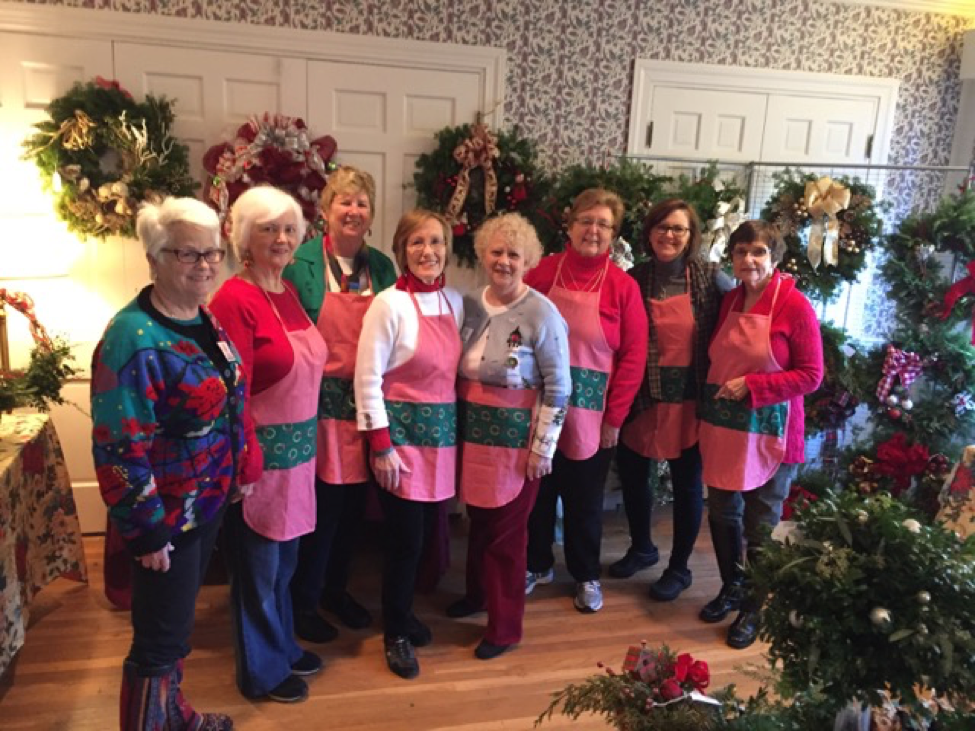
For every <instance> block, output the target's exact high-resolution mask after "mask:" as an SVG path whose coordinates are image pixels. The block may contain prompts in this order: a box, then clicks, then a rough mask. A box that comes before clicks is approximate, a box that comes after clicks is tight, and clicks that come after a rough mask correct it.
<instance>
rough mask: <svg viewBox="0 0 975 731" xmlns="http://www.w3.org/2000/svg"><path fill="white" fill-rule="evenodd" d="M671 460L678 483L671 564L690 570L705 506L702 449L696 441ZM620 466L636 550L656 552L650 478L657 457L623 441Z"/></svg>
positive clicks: (672, 473) (619, 447)
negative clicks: (641, 452) (651, 523)
mask: <svg viewBox="0 0 975 731" xmlns="http://www.w3.org/2000/svg"><path fill="white" fill-rule="evenodd" d="M667 464H668V465H670V476H671V479H672V481H673V485H674V546H673V549H672V550H671V552H670V564H669V565H670V568H671V569H674V570H675V571H681V572H683V571H686V570H687V561H688V559H690V557H691V552H692V551H693V550H694V544H695V543H696V542H697V535H698V533H699V532H700V530H701V514H702V512H703V510H704V487H703V486H702V485H701V452H700V451H699V450H698V448H697V445H696V444H695V445H694V446H693V447H688V448H687V449H685V450H684V451H683V452H681V455H680V457H678V458H677V459H669V460H667ZM616 466H617V469H618V470H619V474H620V483H621V484H622V487H623V507H624V508H625V509H626V520H627V523H629V526H630V543H631V545H632V547H633V550H635V551H638V552H639V553H642V554H648V553H653V551H654V549H655V546H654V544H653V539H652V538H651V536H650V518H651V515H652V513H653V498H654V496H653V487H652V486H651V485H650V481H649V480H650V470H651V469H653V467H654V460H651V459H649V458H648V457H644V456H643V455H641V454H638V453H637V452H634V451H633V450H632V449H630V448H629V447H627V446H626V445H625V444H623V443H622V442H621V443H620V444H619V446H618V447H617V448H616Z"/></svg>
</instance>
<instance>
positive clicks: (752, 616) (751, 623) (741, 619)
mask: <svg viewBox="0 0 975 731" xmlns="http://www.w3.org/2000/svg"><path fill="white" fill-rule="evenodd" d="M761 620H762V608H761V605H760V604H759V603H758V602H757V601H755V599H754V598H752V597H748V598H746V599H745V600H744V601H742V603H741V611H740V612H738V616H737V617H736V618H735V621H734V622H732V623H731V626H730V627H728V647H733V648H735V649H736V650H744V649H745V648H746V647H751V646H752V645H753V644H754V643H755V640H757V639H758V630H759V628H760V627H761V623H762V622H761Z"/></svg>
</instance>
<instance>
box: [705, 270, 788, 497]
mask: <svg viewBox="0 0 975 731" xmlns="http://www.w3.org/2000/svg"><path fill="white" fill-rule="evenodd" d="M738 296H739V297H740V296H741V294H740V293H739V295H738ZM778 296H779V282H778V281H777V282H776V283H775V292H774V294H773V296H772V307H771V309H770V310H769V314H768V315H754V314H751V313H744V312H734V306H732V311H731V312H729V313H728V318H727V319H726V320H725V321H724V323H723V324H722V325H721V328H720V329H719V330H718V332H717V333H716V334H715V336H714V339H713V340H712V341H711V346H710V348H709V349H708V355H709V356H710V358H711V367H710V368H709V369H708V380H707V384H706V385H705V392H704V398H703V400H702V405H701V409H702V413H701V427H700V447H701V460H702V462H703V472H702V478H703V481H704V484H705V485H707V486H708V487H716V488H719V489H721V490H754V489H755V488H757V487H761V486H762V485H764V484H765V483H766V482H768V481H769V480H770V479H771V478H772V476H773V475H774V474H775V471H776V470H777V469H778V468H779V465H780V464H781V463H782V458H783V457H784V456H785V447H786V426H787V424H788V421H789V403H788V402H783V403H780V404H772V405H771V406H762V407H760V408H757V409H752V408H749V406H748V399H747V398H744V399H742V400H740V401H733V400H731V399H716V398H715V394H716V393H717V392H718V389H720V388H721V386H722V385H723V384H724V383H726V382H727V381H730V380H731V379H733V378H738V377H739V376H746V375H749V374H751V373H778V372H780V371H781V370H782V367H781V366H780V365H779V363H778V362H777V361H776V360H775V356H774V355H773V353H772V344H771V339H770V334H771V328H772V315H771V313H772V312H774V311H775V301H776V299H778ZM736 304H737V302H736Z"/></svg>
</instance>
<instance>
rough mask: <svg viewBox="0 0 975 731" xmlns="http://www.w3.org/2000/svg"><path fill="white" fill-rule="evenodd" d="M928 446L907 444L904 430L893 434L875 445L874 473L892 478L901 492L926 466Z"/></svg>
mask: <svg viewBox="0 0 975 731" xmlns="http://www.w3.org/2000/svg"><path fill="white" fill-rule="evenodd" d="M930 456H931V455H930V453H929V452H928V448H927V447H926V446H924V445H923V444H914V445H911V446H909V445H908V443H907V435H906V434H905V433H904V432H900V433H898V434H895V435H894V436H893V437H891V438H890V439H888V440H887V441H886V442H884V443H883V444H881V445H880V446H878V447H877V462H876V463H875V464H874V466H873V469H874V471H875V472H876V473H878V474H881V475H886V476H887V477H891V478H893V480H894V482H895V483H896V485H897V488H898V491H899V492H903V491H904V490H906V489H907V488H908V487H910V484H911V478H913V477H914V476H915V475H919V474H921V473H922V472H924V470H925V469H926V468H927V466H928V459H929V458H930Z"/></svg>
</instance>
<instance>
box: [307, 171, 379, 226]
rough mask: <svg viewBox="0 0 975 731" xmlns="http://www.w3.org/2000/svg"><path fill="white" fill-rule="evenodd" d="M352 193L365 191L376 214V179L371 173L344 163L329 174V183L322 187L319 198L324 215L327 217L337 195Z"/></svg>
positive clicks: (370, 209) (371, 209) (370, 208)
mask: <svg viewBox="0 0 975 731" xmlns="http://www.w3.org/2000/svg"><path fill="white" fill-rule="evenodd" d="M350 193H351V194H355V193H365V194H366V197H367V198H368V199H369V212H370V214H371V215H373V216H374V215H376V181H375V180H373V177H372V176H371V175H370V174H369V173H367V172H365V171H364V170H359V168H355V167H352V166H351V165H343V166H342V167H340V168H339V169H338V170H336V171H335V172H333V173H332V174H331V175H329V176H328V183H327V184H326V185H325V187H324V188H323V189H322V196H321V199H320V200H319V204H320V205H321V208H322V215H323V216H326V218H327V215H326V214H327V212H328V209H329V208H331V206H332V201H334V200H335V196H337V195H345V194H350Z"/></svg>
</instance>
